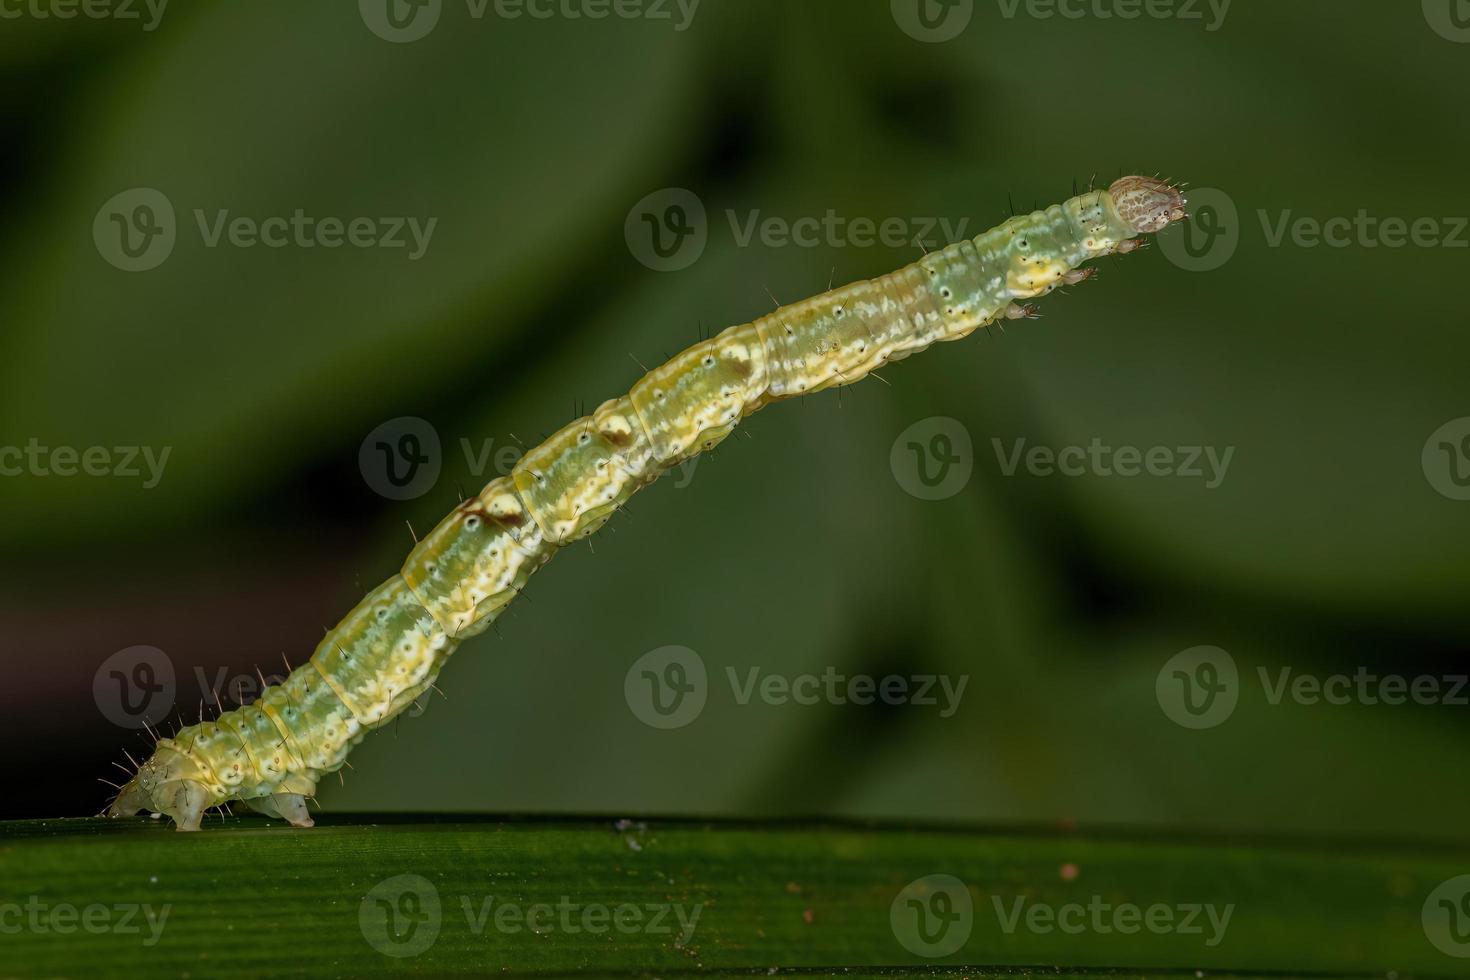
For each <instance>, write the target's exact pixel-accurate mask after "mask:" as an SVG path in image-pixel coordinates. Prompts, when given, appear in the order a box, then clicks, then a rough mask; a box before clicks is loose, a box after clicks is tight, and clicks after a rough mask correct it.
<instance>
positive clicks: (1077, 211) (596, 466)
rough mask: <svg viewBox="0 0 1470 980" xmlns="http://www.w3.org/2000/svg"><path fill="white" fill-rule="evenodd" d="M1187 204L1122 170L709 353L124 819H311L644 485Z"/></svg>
mask: <svg viewBox="0 0 1470 980" xmlns="http://www.w3.org/2000/svg"><path fill="white" fill-rule="evenodd" d="M1184 205H1185V201H1184V198H1183V196H1182V195H1181V194H1180V192H1179V191H1178V190H1177V189H1175V188H1174V187H1172V186H1170V185H1169V184H1167V183H1165V182H1163V181H1160V180H1156V179H1153V178H1148V177H1123V178H1121V179H1119V180H1118V181H1116V182H1114V183H1113V184H1112V186H1111V187H1109V188H1108V189H1107V190H1095V191H1089V192H1088V193H1086V194H1082V195H1079V196H1077V197H1074V198H1072V199H1071V200H1069V201H1067V202H1066V203H1064V204H1059V205H1053V206H1052V207H1050V208H1047V209H1046V210H1044V211H1036V212H1034V213H1031V214H1027V215H1018V216H1016V217H1013V218H1011V219H1010V220H1008V221H1006V222H1005V223H1004V224H1001V225H1000V226H998V227H996V228H994V229H992V230H990V231H988V232H986V233H985V234H983V235H980V236H979V237H977V238H974V239H971V240H967V241H962V242H959V243H957V244H954V245H950V246H948V247H947V248H944V249H943V250H941V251H937V252H933V253H930V254H928V255H926V256H924V257H923V258H921V259H919V260H918V261H917V262H914V263H913V264H911V265H909V266H907V267H905V268H902V269H899V270H898V271H896V272H893V273H890V274H888V275H885V276H882V277H880V278H877V279H869V280H864V281H861V282H856V283H852V284H850V285H847V286H842V287H840V288H837V289H833V290H830V291H829V292H826V293H823V294H822V295H820V296H816V297H813V298H812V299H808V300H804V301H802V302H800V303H795V304H792V305H789V306H783V307H781V308H779V309H777V310H776V311H774V312H772V313H770V314H767V315H766V316H763V317H760V318H759V319H757V320H755V321H753V322H750V323H742V324H739V325H737V326H733V327H730V328H728V329H727V330H725V331H723V332H722V333H720V334H718V335H717V336H715V337H712V338H711V339H709V340H705V341H703V342H701V343H698V344H695V345H694V346H693V347H690V348H688V349H687V350H685V351H683V352H682V353H680V354H678V355H676V356H675V357H673V358H672V359H671V360H669V361H668V362H667V363H665V364H663V365H662V366H660V367H656V368H654V369H653V370H652V371H649V372H648V373H647V374H645V375H644V376H643V377H642V378H640V379H639V380H638V381H637V382H636V383H635V384H634V385H633V387H632V390H631V391H629V392H628V393H627V394H626V395H622V396H621V397H618V398H613V399H611V400H609V401H606V402H604V403H603V404H602V405H601V406H600V407H599V408H597V410H596V411H594V412H593V413H592V414H591V415H588V416H584V417H583V418H580V419H577V420H576V421H575V422H572V423H571V424H570V425H568V426H566V427H565V428H563V429H561V430H560V431H558V432H557V433H555V434H554V435H552V436H551V437H550V438H549V439H547V440H546V441H545V442H543V443H542V444H541V445H540V446H537V447H536V448H534V449H532V450H530V451H529V452H528V453H526V455H525V456H524V457H523V458H522V459H521V460H520V462H519V463H518V464H517V465H516V466H515V468H514V469H513V470H512V472H511V474H510V475H509V476H508V477H501V478H498V479H495V480H493V481H491V482H490V484H489V485H487V486H486V487H485V488H484V489H483V490H482V491H481V492H480V493H479V494H478V495H477V496H475V497H472V498H470V499H469V500H466V501H465V502H464V503H463V504H461V505H460V506H459V507H457V508H456V509H455V510H454V511H453V512H452V513H451V514H450V515H449V516H448V517H446V518H445V519H444V520H443V521H442V522H441V523H440V524H439V526H438V527H436V528H434V530H433V531H432V532H431V533H429V534H428V535H427V536H426V537H424V538H423V539H422V540H421V541H419V542H418V544H417V546H416V547H415V548H414V549H413V551H412V552H411V553H410V554H409V556H408V560H407V561H406V562H405V563H404V565H403V569H402V571H401V572H400V573H399V574H397V575H395V576H393V577H392V578H391V579H389V580H388V581H387V582H385V583H383V584H382V585H381V586H379V587H378V588H377V589H375V590H373V591H372V592H371V593H369V594H368V596H367V597H366V598H364V599H363V600H362V602H361V603H359V604H358V606H357V608H355V609H353V610H352V611H351V612H350V613H348V614H347V616H346V617H345V618H344V619H343V620H342V621H341V622H340V623H338V624H337V626H336V627H335V628H334V629H332V630H331V631H330V632H329V633H328V634H327V636H326V637H325V638H324V639H323V640H322V641H321V643H320V645H318V646H317V648H316V651H315V652H314V653H313V654H312V656H311V659H310V660H309V661H308V662H307V663H305V664H303V665H302V666H301V667H299V668H297V669H296V670H295V671H293V672H292V673H291V674H290V676H289V677H287V678H286V680H285V681H283V682H282V683H280V684H278V685H275V686H273V687H269V688H267V689H266V690H265V691H264V692H263V693H262V695H261V696H260V698H258V699H257V700H256V701H254V702H253V703H251V704H248V705H245V706H243V707H240V708H237V709H235V710H233V711H227V712H224V713H223V714H221V715H220V716H219V717H217V718H215V719H214V720H212V721H203V722H201V723H200V724H197V725H191V726H189V727H187V728H184V729H182V730H181V731H179V732H178V733H177V734H175V735H174V736H173V737H171V738H162V739H160V740H159V741H158V744H157V746H156V747H155V751H154V754H153V755H152V756H151V757H149V758H148V759H147V760H146V761H145V762H143V764H142V765H141V766H139V767H138V769H137V772H136V773H135V774H134V775H133V777H132V779H131V780H130V781H129V782H128V783H127V785H125V786H124V787H123V788H122V790H121V792H120V793H119V794H118V796H117V798H116V800H115V801H114V802H113V803H112V804H111V805H110V806H109V807H108V809H107V811H106V812H107V815H109V816H113V817H120V816H130V815H132V814H134V813H137V812H138V811H140V810H150V811H153V812H155V813H162V814H167V815H168V816H169V817H170V818H171V819H172V820H173V821H174V824H175V825H176V826H177V827H178V829H179V830H197V829H199V826H200V821H201V819H202V818H203V815H204V813H205V811H206V810H208V809H210V808H211V807H215V806H220V805H223V804H225V803H227V802H229V801H231V800H241V801H243V802H245V803H246V804H247V805H249V806H251V807H253V808H254V809H256V810H259V811H261V812H263V813H266V814H269V815H271V816H275V817H281V818H283V819H285V820H287V821H289V822H290V823H292V824H293V825H295V826H298V827H309V826H311V823H312V820H311V817H310V816H309V815H308V813H307V808H306V800H307V799H308V798H310V797H311V796H312V795H313V794H314V792H315V790H316V785H317V781H318V780H319V779H321V778H322V776H323V775H325V774H327V773H331V772H335V771H336V770H338V769H339V768H341V766H342V765H343V763H344V762H345V761H346V758H347V753H348V752H349V751H351V749H352V747H353V745H355V744H356V743H357V742H359V741H361V740H362V738H363V736H364V735H366V734H367V732H369V731H371V730H372V729H374V728H377V727H379V726H381V725H383V724H385V723H386V722H388V721H389V720H390V719H392V718H393V717H394V716H395V715H397V714H398V713H399V712H401V711H403V710H404V709H406V708H408V707H409V706H410V705H411V704H412V703H413V702H414V699H415V698H417V697H418V696H419V695H420V694H422V693H423V692H424V691H425V690H427V689H428V687H429V686H430V685H431V684H433V682H434V679H435V678H436V677H437V676H438V674H439V671H440V669H441V668H442V667H443V666H444V663H445V661H446V660H448V658H449V656H450V654H451V653H453V651H454V649H455V647H456V646H458V644H459V643H460V641H462V640H463V639H465V638H466V637H470V636H474V635H475V634H477V633H480V632H481V631H483V630H484V629H486V628H487V627H488V626H489V625H490V623H491V622H492V621H493V620H494V619H495V617H496V616H497V615H499V613H500V611H501V609H502V608H504V607H505V605H506V604H507V603H509V602H510V601H511V600H512V599H513V598H515V596H516V594H517V593H518V592H520V590H521V589H522V588H523V587H524V586H525V584H526V581H527V579H529V578H530V576H531V575H532V573H534V572H535V571H536V569H538V568H540V567H541V566H542V565H543V564H545V563H546V562H547V561H548V560H549V559H550V558H551V556H552V555H553V554H555V553H556V551H557V550H558V549H559V548H561V547H563V546H565V545H567V544H570V543H572V542H574V541H577V540H578V539H580V538H584V537H586V536H587V535H589V534H591V533H592V532H594V531H596V530H597V529H598V528H600V527H601V526H602V525H603V524H604V523H606V521H607V520H608V518H609V517H610V516H611V515H612V513H613V512H614V511H615V510H617V509H618V508H619V507H621V506H622V505H623V504H624V503H625V502H626V501H627V500H628V499H629V498H630V497H631V496H632V495H633V494H634V493H636V492H637V491H638V490H639V489H640V488H641V487H644V486H647V485H648V484H649V483H651V482H653V481H654V480H656V479H657V478H658V477H659V475H660V474H662V473H663V472H664V471H666V470H668V469H669V468H671V467H673V466H675V465H677V464H678V463H680V462H681V461H683V460H685V459H687V458H689V457H690V456H693V455H695V454H697V453H701V452H704V451H705V450H708V449H711V448H713V447H714V446H715V445H716V444H718V443H719V442H720V441H721V440H723V439H724V438H725V437H726V436H728V435H729V434H730V433H731V431H733V430H734V428H735V426H736V425H738V424H739V423H740V421H741V419H743V418H744V417H745V416H747V415H749V414H750V413H751V412H754V411H756V410H757V409H759V408H761V407H763V406H765V405H767V404H769V403H771V402H774V401H779V400H781V399H783V398H791V397H795V396H798V395H806V394H811V393H813V392H817V391H822V390H823V389H826V388H830V387H833V386H837V385H845V384H851V383H852V382H854V381H857V380H859V379H861V378H863V377H864V376H865V375H867V374H868V373H869V372H871V371H872V370H874V369H875V368H877V367H879V366H881V365H883V364H885V363H888V362H891V361H897V360H901V359H903V358H905V357H908V356H909V355H910V354H913V353H915V352H916V351H920V350H923V349H924V348H926V347H929V346H930V345H931V344H934V343H936V342H938V341H946V340H959V339H960V338H962V337H965V336H967V335H969V334H970V333H972V332H974V330H975V329H976V328H978V327H981V326H985V325H987V324H990V323H992V322H994V321H996V320H998V319H1001V318H1006V319H1017V318H1021V317H1027V316H1032V315H1034V314H1035V307H1034V306H1032V305H1031V304H1030V303H1028V302H1025V301H1027V300H1030V299H1033V298H1035V297H1038V296H1042V295H1045V294H1046V293H1049V292H1051V291H1052V290H1054V289H1056V288H1057V287H1058V286H1061V285H1064V284H1074V283H1079V282H1082V281H1084V280H1085V279H1087V278H1089V276H1090V273H1091V270H1089V269H1083V268H1081V267H1082V265H1083V264H1084V263H1086V262H1088V261H1089V260H1091V259H1095V258H1098V257H1100V256H1105V255H1111V254H1115V253H1127V252H1130V251H1132V250H1133V249H1134V248H1136V247H1138V245H1140V244H1141V242H1142V240H1141V239H1139V238H1138V237H1137V236H1139V235H1145V234H1152V233H1155V232H1159V231H1162V230H1163V229H1164V228H1165V227H1167V226H1168V225H1169V224H1170V223H1171V222H1174V221H1178V220H1182V219H1183V218H1184V217H1185V216H1186V215H1185V211H1184Z"/></svg>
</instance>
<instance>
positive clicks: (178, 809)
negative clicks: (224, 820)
mask: <svg viewBox="0 0 1470 980" xmlns="http://www.w3.org/2000/svg"><path fill="white" fill-rule="evenodd" d="M196 777H197V778H196ZM210 805H211V800H210V793H209V790H208V789H206V788H205V784H204V781H203V778H202V776H201V774H200V772H199V768H198V766H197V765H195V763H194V761H193V760H191V759H190V758H189V757H188V756H187V755H185V754H184V753H182V752H180V751H179V750H177V749H175V748H173V747H172V745H171V744H170V743H169V741H168V739H163V740H162V741H160V742H159V743H158V751H156V752H154V753H153V755H152V756H150V757H149V758H148V760H147V761H146V762H144V763H143V764H142V765H141V766H139V767H138V772H137V773H136V774H135V775H134V776H133V778H132V779H130V780H128V784H127V785H126V786H124V787H123V788H122V791H121V792H120V793H118V795H117V799H116V800H114V801H113V802H112V805H111V806H109V807H108V808H107V811H106V815H107V816H109V817H131V816H132V815H133V814H135V813H137V812H138V811H140V810H148V811H150V812H152V813H162V814H165V815H167V816H168V817H169V818H170V819H171V820H173V822H174V825H175V826H176V827H178V829H179V830H198V829H199V823H200V821H201V820H203V818H204V811H205V810H206V809H207V808H208V807H209V806H210Z"/></svg>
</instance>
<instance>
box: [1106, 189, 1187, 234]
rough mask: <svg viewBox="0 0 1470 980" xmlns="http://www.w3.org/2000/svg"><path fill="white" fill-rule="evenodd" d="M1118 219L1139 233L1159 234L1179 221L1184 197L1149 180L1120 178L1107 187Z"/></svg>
mask: <svg viewBox="0 0 1470 980" xmlns="http://www.w3.org/2000/svg"><path fill="white" fill-rule="evenodd" d="M1108 193H1109V194H1111V195H1112V198H1113V206H1114V207H1116V208H1117V209H1118V216H1119V217H1120V218H1122V219H1123V220H1124V221H1126V222H1128V224H1129V225H1131V226H1132V227H1133V230H1134V231H1136V232H1138V233H1139V234H1141V235H1143V234H1152V233H1153V232H1156V231H1163V230H1164V229H1165V228H1167V227H1168V226H1169V223H1170V222H1171V221H1183V220H1184V219H1185V218H1187V217H1188V216H1189V215H1188V213H1187V212H1186V211H1185V210H1184V204H1185V201H1184V195H1183V194H1180V193H1179V191H1178V190H1177V189H1176V188H1173V187H1170V186H1169V185H1168V184H1166V183H1165V182H1164V181H1162V180H1155V179H1154V178H1152V177H1120V178H1118V179H1117V180H1115V181H1113V186H1112V187H1109V188H1108Z"/></svg>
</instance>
